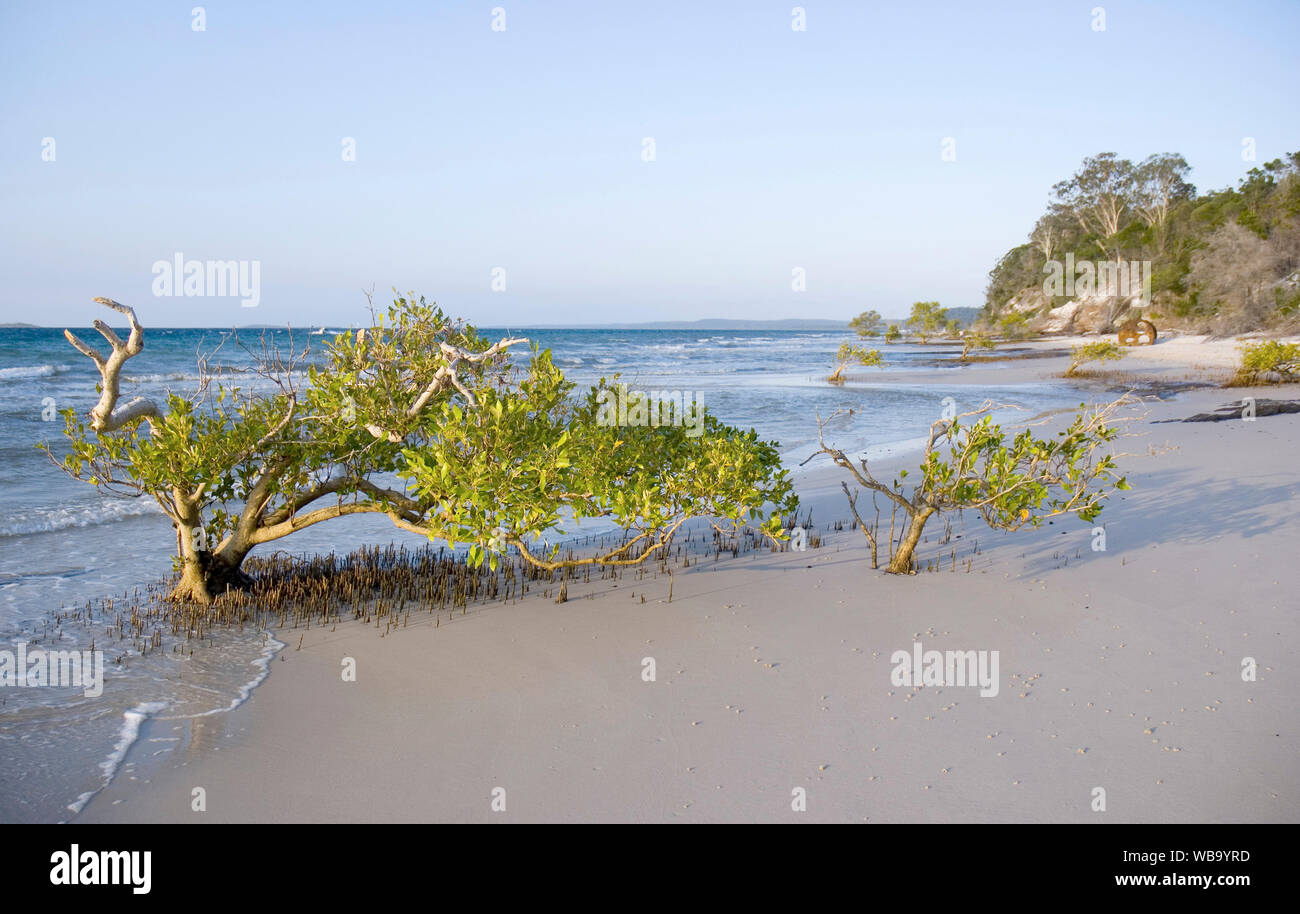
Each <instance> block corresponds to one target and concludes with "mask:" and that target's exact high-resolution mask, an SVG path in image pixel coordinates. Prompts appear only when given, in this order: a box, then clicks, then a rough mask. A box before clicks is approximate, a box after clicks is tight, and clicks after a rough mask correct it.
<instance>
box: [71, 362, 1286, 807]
mask: <svg viewBox="0 0 1300 914" xmlns="http://www.w3.org/2000/svg"><path fill="white" fill-rule="evenodd" d="M1054 361H1056V360H1054V359H1041V360H1038V359H1035V360H1033V361H1032V369H1029V370H1026V366H1025V365H1014V366H1012V365H1007V366H1003V368H998V369H988V370H981V371H979V372H978V373H977V374H978V376H979V377H977V379H976V380H975V382H974V383H985V384H987V383H989V381H990V380H991V378H990V377H989V375H990V374H993V373H996V374H997V376H998V378H999V383H1006V384H1019V383H1032V382H1034V381H1044V380H1060V381H1062V383H1068V382H1064V381H1063V380H1062V379H1060V378H1059V377H1057V378H1053V377H1051V372H1052V371H1053V370H1055V371H1056V373H1057V374H1058V375H1059V372H1060V370H1062V367H1055V368H1054V367H1053V365H1051V364H1049V363H1052V362H1054ZM1062 361H1063V360H1062ZM1126 361H1127V360H1126ZM1188 370H1189V366H1187V365H1178V364H1174V365H1173V367H1172V368H1166V369H1157V370H1156V374H1157V380H1159V376H1160V375H1162V374H1166V373H1167V372H1168V371H1173V372H1177V371H1184V372H1186V371H1188ZM1190 370H1191V371H1194V372H1195V371H1200V369H1196V368H1194V367H1191V368H1190ZM860 374H861V375H863V377H862V380H863V382H864V383H871V381H874V380H876V378H877V376H876V375H875V374H873V373H871V372H869V371H868V372H864V373H860ZM900 374H901V373H900ZM961 374H963V375H967V376H968V375H969V374H971V373H969V372H962V373H961ZM855 380H856V379H855ZM953 380H954V379H953V378H951V377H949V376H948V372H947V371H944V376H943V382H945V383H952V382H953ZM897 382H899V383H907V384H914V383H925V382H924V381H923V380H921V379H918V378H917V377H916V373H915V372H909V373H908V374H907V376H906V377H899V378H897ZM886 383H889V382H886ZM931 383H933V382H931ZM958 383H960V382H958ZM968 383H970V382H968ZM1262 390H1266V391H1267V395H1269V396H1278V397H1296V396H1300V387H1298V386H1297V385H1290V386H1279V387H1270V388H1267V389H1264V388H1255V389H1248V388H1234V389H1232V390H1231V391H1229V390H1199V389H1193V390H1189V391H1185V392H1183V393H1182V394H1180V395H1179V396H1177V398H1176V399H1174V400H1160V399H1155V400H1150V401H1148V404H1149V408H1150V415H1148V416H1147V417H1146V419H1144V420H1143V421H1142V422H1141V423H1140V425H1141V426H1142V430H1143V431H1144V432H1146V433H1147V436H1148V439H1149V442H1146V443H1151V444H1156V445H1161V444H1164V443H1165V442H1166V441H1168V442H1170V443H1172V444H1174V445H1176V446H1177V448H1178V449H1177V450H1174V451H1171V452H1168V453H1165V454H1163V455H1160V456H1156V457H1149V456H1141V457H1132V458H1128V459H1130V460H1131V461H1132V473H1131V474H1130V479H1131V481H1132V482H1133V485H1134V490H1133V491H1131V492H1127V493H1117V498H1116V499H1114V500H1113V501H1112V504H1110V505H1108V507H1107V508H1106V510H1104V511H1103V512H1102V515H1101V517H1100V518H1099V519H1098V523H1099V524H1101V525H1103V526H1104V527H1105V528H1106V529H1107V534H1108V537H1109V542H1110V546H1109V550H1108V551H1106V552H1094V551H1092V550H1091V548H1090V545H1089V539H1088V534H1089V532H1090V527H1091V525H1088V524H1084V523H1082V522H1080V521H1078V520H1077V519H1066V520H1064V521H1062V522H1060V523H1055V524H1052V525H1050V526H1048V525H1045V526H1044V527H1043V528H1042V529H1040V530H1037V531H1030V530H1026V531H1021V532H1019V533H1016V534H1010V535H1004V534H1001V533H995V532H993V531H991V530H988V529H987V528H983V527H982V525H980V524H977V523H975V522H974V519H973V518H972V519H971V522H969V523H967V524H966V525H965V526H964V527H962V526H961V525H959V524H958V523H957V521H956V520H955V519H954V522H953V535H954V539H953V542H952V543H951V544H950V547H951V549H952V550H953V551H954V553H956V552H961V555H960V556H957V555H955V554H954V558H953V562H952V564H953V568H954V569H955V570H948V566H947V564H945V566H944V570H943V571H941V572H937V573H935V572H931V573H921V574H917V575H914V576H911V577H909V578H896V577H892V576H889V575H886V574H884V572H883V571H872V570H871V569H870V568H869V563H868V562H867V561H866V549H865V546H864V543H863V538H862V536H861V534H860V533H858V532H856V531H850V530H847V529H845V530H842V531H834V530H828V529H824V528H825V527H826V526H833V523H834V521H837V520H843V519H845V518H846V516H847V514H848V511H847V507H846V506H845V504H844V499H843V495H842V493H840V491H839V483H838V479H839V477H838V475H837V474H835V473H834V471H833V470H831V469H829V468H824V467H823V468H818V467H811V468H809V469H808V470H807V471H806V472H805V473H804V474H803V475H802V476H799V477H796V478H798V480H799V486H800V492H801V496H803V503H802V505H801V515H802V514H803V513H804V512H806V511H807V510H810V509H811V510H812V511H813V516H814V524H815V526H816V527H817V528H818V530H817V532H818V534H819V535H820V536H821V537H823V543H822V546H821V548H819V549H809V550H808V551H807V552H806V553H792V552H783V553H771V554H761V555H754V556H752V557H745V556H742V557H741V558H739V559H736V560H731V561H729V562H720V563H718V565H717V567H716V568H715V567H710V566H709V565H708V563H703V565H702V564H701V563H696V565H695V567H693V568H691V569H689V570H686V571H679V572H677V573H675V574H674V575H673V576H672V577H673V587H674V591H673V599H672V602H668V601H667V594H668V583H667V582H666V581H664V580H662V579H658V580H656V579H654V578H652V577H649V578H647V579H645V580H638V581H629V580H627V579H625V580H621V581H618V582H616V583H613V584H611V583H609V582H600V583H597V582H593V583H592V584H590V585H582V584H575V583H573V582H570V596H569V601H568V602H567V603H565V604H561V605H556V604H554V603H552V602H551V601H550V600H548V599H543V598H542V597H541V596H540V594H538V593H534V594H533V595H532V596H531V597H529V598H527V599H525V600H523V601H521V602H518V603H512V604H492V605H489V606H486V607H478V608H475V609H473V610H472V611H471V612H470V613H469V614H468V615H466V616H463V617H462V616H457V617H456V618H455V619H454V620H453V621H452V622H451V624H442V625H440V626H435V625H431V624H424V623H420V624H417V625H412V626H411V627H410V628H409V629H405V630H398V631H394V632H392V633H391V634H389V635H388V636H387V637H383V636H382V635H377V634H376V633H375V632H374V630H372V629H371V628H370V627H369V626H366V625H365V624H364V623H357V622H347V623H343V622H340V623H339V624H338V625H337V626H334V627H332V628H331V629H329V630H323V629H319V628H317V627H313V628H312V629H311V630H310V631H304V630H303V629H297V630H296V631H294V630H289V631H285V632H277V633H275V634H276V635H277V636H278V637H279V639H280V640H281V641H283V642H285V643H287V644H289V645H290V646H289V647H286V648H284V649H282V650H281V651H280V652H279V654H278V655H276V657H275V659H273V660H271V661H270V662H269V666H270V668H271V669H272V670H274V671H275V672H276V673H278V675H268V677H267V678H266V679H265V681H264V682H263V683H262V684H261V685H260V687H258V688H256V689H254V690H253V691H252V694H251V696H250V697H249V699H248V700H247V701H245V702H244V703H242V704H241V705H240V706H238V707H237V708H236V709H234V710H232V711H230V712H229V713H222V714H217V715H213V716H212V717H210V718H206V719H203V720H197V719H194V720H190V721H189V722H188V723H185V722H177V721H162V720H156V719H149V720H146V721H145V722H144V723H143V725H142V727H141V731H140V734H139V738H138V739H137V740H136V741H135V742H134V744H133V745H131V746H130V748H129V749H128V750H127V752H126V758H125V759H124V761H123V764H122V766H121V768H120V770H119V772H118V774H117V776H116V777H115V778H114V779H113V780H112V782H111V783H109V784H108V785H107V786H106V787H105V788H103V789H102V790H101V791H99V792H98V793H97V794H96V795H95V796H94V797H92V798H91V799H90V801H89V802H88V803H87V804H86V807H85V808H84V810H83V811H82V812H81V813H80V814H79V815H76V816H74V817H73V821H259V822H260V821H299V820H305V821H387V820H403V821H406V820H437V821H493V820H496V819H507V820H510V821H673V820H678V819H683V820H688V821H787V820H790V819H791V818H793V817H794V816H795V814H794V813H792V812H791V810H790V791H791V789H792V788H793V787H799V786H802V787H804V788H805V789H806V790H807V794H808V810H809V812H808V813H807V814H804V818H812V819H815V820H817V821H861V820H862V819H864V818H865V819H868V820H870V821H990V820H994V821H1089V820H1095V819H1096V818H1097V814H1096V813H1094V812H1092V811H1091V810H1090V808H1089V806H1088V799H1089V794H1088V791H1089V790H1091V788H1092V786H1099V785H1105V784H1109V785H1111V791H1110V793H1111V796H1112V806H1111V809H1112V812H1111V813H1110V814H1107V815H1106V816H1105V817H1104V818H1105V819H1106V820H1107V821H1113V820H1115V819H1119V820H1121V821H1175V820H1185V819H1188V818H1190V819H1192V820H1195V821H1248V820H1256V819H1259V818H1263V819H1265V820H1269V821H1272V820H1277V819H1281V820H1283V821H1294V820H1296V819H1297V818H1300V783H1298V782H1300V778H1297V777H1296V776H1295V775H1294V773H1293V772H1294V770H1295V765H1294V762H1295V759H1296V755H1297V752H1298V751H1300V742H1298V741H1297V733H1296V732H1295V729H1294V723H1295V714H1294V711H1293V710H1291V706H1290V703H1289V701H1288V698H1287V696H1288V695H1291V694H1294V688H1295V687H1296V685H1300V683H1297V682H1296V678H1297V677H1296V675H1295V674H1294V673H1292V672H1289V671H1288V670H1287V669H1285V668H1282V667H1279V666H1277V665H1276V664H1270V663H1269V661H1270V660H1273V659H1275V658H1277V657H1280V656H1284V655H1285V653H1286V652H1288V651H1290V650H1294V649H1297V648H1300V643H1298V641H1300V639H1297V635H1296V632H1295V631H1294V629H1293V627H1292V626H1291V625H1288V624H1287V623H1289V622H1290V621H1291V619H1290V617H1289V615H1288V611H1290V612H1292V613H1293V611H1294V599H1292V598H1291V594H1294V593H1297V592H1300V573H1298V572H1297V571H1295V570H1293V569H1291V568H1289V567H1285V566H1283V565H1280V564H1278V563H1276V561H1274V562H1273V563H1272V564H1266V565H1265V566H1263V570H1264V571H1265V572H1266V573H1263V574H1260V573H1258V572H1259V571H1260V570H1261V568H1260V562H1261V561H1265V560H1264V559H1262V557H1261V553H1260V550H1261V549H1264V550H1266V554H1268V555H1273V556H1277V555H1283V554H1294V552H1295V551H1296V547H1297V546H1300V531H1298V530H1297V528H1296V524H1295V522H1294V520H1293V519H1292V518H1291V515H1290V514H1288V511H1287V506H1288V498H1289V497H1290V496H1288V495H1287V494H1286V493H1287V492H1290V491H1293V489H1294V486H1295V474H1294V470H1293V469H1292V467H1291V465H1290V464H1289V463H1288V455H1290V454H1292V453H1294V451H1295V448H1296V446H1297V445H1300V417H1297V416H1294V415H1291V416H1286V415H1284V416H1276V417H1270V418H1263V419H1260V420H1258V421H1257V422H1255V423H1204V424H1176V425H1173V424H1161V425H1155V424H1153V423H1155V422H1156V421H1157V420H1160V419H1170V418H1186V417H1188V416H1190V415H1192V414H1193V413H1195V412H1198V411H1203V410H1204V409H1211V408H1214V407H1217V406H1221V405H1222V404H1223V403H1224V402H1226V401H1229V400H1233V399H1240V397H1241V396H1242V394H1243V392H1246V393H1257V392H1259V391H1262ZM1080 392H1081V395H1082V396H1083V398H1085V399H1088V398H1089V394H1090V391H1088V390H1087V389H1085V388H1081V389H1080ZM1094 398H1095V397H1094ZM909 453H910V451H906V450H899V451H898V452H897V453H895V454H894V455H893V456H892V457H891V458H889V459H886V460H881V461H880V462H879V465H876V464H875V463H873V470H875V471H877V472H878V473H881V474H887V473H888V471H889V469H892V468H893V467H894V466H896V465H897V466H907V465H908V463H909V460H908V459H907V454H909ZM1224 467H1231V471H1230V475H1225V474H1224V471H1223V468H1224ZM1127 469H1128V467H1127V465H1126V470H1127ZM942 532H943V526H942V524H938V525H932V526H931V527H929V528H927V539H929V540H930V541H931V542H930V543H928V544H927V545H926V546H924V547H923V552H922V558H923V560H929V559H932V558H934V557H935V555H936V554H937V552H936V549H937V540H938V538H939V537H940V535H941V534H942ZM1261 535H1267V536H1268V537H1269V539H1268V540H1267V541H1257V540H1256V539H1255V538H1256V537H1258V536H1261ZM1062 536H1064V537H1065V539H1060V537H1062ZM976 543H977V544H978V546H977V550H976V548H974V547H973V545H972V546H968V545H966V544H976ZM948 548H949V547H945V550H944V556H945V563H946V562H947V554H948ZM963 550H965V551H963ZM958 558H960V560H961V561H962V562H964V561H965V560H966V559H968V558H969V559H970V561H971V571H970V572H969V573H966V572H965V570H964V567H958V561H957V560H958ZM1252 568H1253V569H1254V570H1255V573H1254V574H1249V573H1248V571H1247V570H1246V569H1252ZM1234 569H1236V570H1234ZM1241 576H1245V577H1244V578H1242V577H1241ZM628 591H631V592H633V593H634V595H635V597H634V598H626V597H624V596H623V594H625V593H627V592H628ZM589 596H590V598H588V597H589ZM636 598H643V599H645V602H644V603H641V602H638V600H637V599H636ZM295 634H296V635H298V636H299V638H294V639H293V640H290V639H291V637H292V635H295ZM914 636H919V638H914ZM299 639H300V640H301V649H298V647H296V646H295V645H297V644H298V643H299ZM914 640H921V641H923V642H925V643H926V647H927V649H928V648H929V647H930V646H931V645H933V646H934V647H936V648H938V649H944V648H955V649H962V650H965V649H984V648H990V649H996V650H999V651H1000V652H1001V656H1002V658H1003V659H1002V671H1003V672H1002V681H1001V691H1000V694H999V695H998V696H997V697H996V698H987V699H981V698H979V697H977V695H976V693H975V692H973V691H967V690H963V689H961V688H936V687H921V688H916V689H904V688H897V687H894V686H893V685H892V684H891V682H890V674H889V664H888V660H889V657H890V655H891V653H892V652H893V651H894V650H895V649H908V648H910V647H911V645H912V644H913V642H914ZM1247 649H1248V650H1249V651H1250V652H1251V653H1253V654H1254V655H1256V659H1257V660H1258V663H1259V681H1258V682H1256V683H1244V682H1240V681H1235V682H1234V679H1238V677H1236V675H1235V674H1236V672H1237V665H1238V664H1239V662H1240V661H1241V659H1242V656H1243V655H1244V652H1245V651H1246V650H1247ZM647 656H651V657H654V658H655V660H656V666H657V671H658V675H657V679H656V681H654V682H645V681H643V679H642V676H641V671H642V661H643V660H644V659H645V658H646V657H647ZM347 657H350V658H352V659H353V660H355V662H356V670H357V678H356V681H355V682H344V681H343V680H342V678H341V676H340V672H339V670H340V668H341V667H340V665H341V663H342V661H343V659H344V658H347ZM1247 689H1253V690H1254V691H1253V692H1250V691H1247ZM1139 724H1140V726H1139ZM169 726H170V727H173V728H175V727H180V728H181V729H182V730H183V732H180V733H179V735H178V731H177V730H175V729H171V730H169V729H167V728H168V727H169ZM1146 731H1151V732H1146ZM1274 734H1276V735H1274ZM172 740H175V742H171V741H172ZM160 747H161V748H160ZM1229 747H1231V751H1229ZM1234 753H1235V754H1234ZM1243 765H1245V766H1246V767H1247V768H1248V769H1249V771H1250V776H1249V778H1243V777H1242V776H1241V775H1240V774H1239V773H1238V772H1239V771H1240V770H1242V766H1243ZM931 768H933V769H934V770H933V771H931V770H930V769H931ZM1094 782H1095V783H1094ZM194 787H203V788H204V789H205V791H206V797H207V810H206V811H205V812H202V813H198V812H193V811H192V810H191V809H190V803H191V791H192V790H193V788H194ZM496 787H503V788H505V789H506V791H507V795H508V797H509V798H510V799H509V801H508V802H507V810H506V811H505V812H493V811H492V810H491V802H492V799H493V790H494V789H495V788H496ZM516 797H517V798H518V799H515V798H516Z"/></svg>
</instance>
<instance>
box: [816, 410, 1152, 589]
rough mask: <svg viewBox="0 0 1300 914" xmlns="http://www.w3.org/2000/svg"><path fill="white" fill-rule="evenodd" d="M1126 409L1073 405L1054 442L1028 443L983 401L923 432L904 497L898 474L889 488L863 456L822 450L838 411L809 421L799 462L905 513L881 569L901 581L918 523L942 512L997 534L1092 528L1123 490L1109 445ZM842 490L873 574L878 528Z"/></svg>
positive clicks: (1029, 436)
mask: <svg viewBox="0 0 1300 914" xmlns="http://www.w3.org/2000/svg"><path fill="white" fill-rule="evenodd" d="M1132 402H1133V400H1132V398H1131V397H1129V396H1128V395H1125V396H1123V397H1120V398H1119V399H1117V400H1115V401H1113V402H1111V403H1107V404H1103V405H1100V406H1094V407H1091V408H1088V407H1085V406H1083V405H1082V404H1081V405H1080V409H1079V412H1078V413H1076V414H1075V416H1074V419H1073V420H1072V421H1071V422H1070V424H1069V425H1068V426H1067V427H1066V428H1065V429H1064V430H1062V431H1060V432H1058V433H1057V434H1056V435H1054V436H1051V437H1047V438H1036V437H1034V434H1033V430H1032V429H1025V430H1023V431H1021V432H1020V433H1019V434H1017V435H1015V436H1009V435H1008V434H1007V433H1006V432H1005V431H1003V429H1002V427H1001V426H1000V425H999V424H997V423H995V422H994V421H993V415H992V413H993V412H995V411H996V410H999V409H1003V408H1007V407H1006V406H1005V405H1002V404H995V403H992V402H985V403H984V404H983V405H981V406H980V407H979V408H978V409H975V410H972V411H970V412H967V413H961V414H959V415H955V416H953V417H952V418H943V419H940V420H939V421H937V422H935V423H934V424H933V425H931V426H930V433H929V435H928V437H927V438H926V443H925V447H924V450H923V451H922V454H921V466H920V481H919V482H917V483H915V484H914V485H912V486H911V491H910V492H909V491H908V490H907V483H906V479H907V476H908V472H907V470H900V471H899V473H898V476H897V478H895V479H894V480H893V481H892V482H891V483H890V484H888V485H886V484H885V483H883V482H881V481H879V480H878V479H876V477H875V476H874V475H872V473H871V470H870V469H868V467H867V459H866V457H864V456H860V455H859V456H856V457H850V456H849V455H848V454H846V453H845V452H844V451H843V450H842V449H840V448H837V447H834V446H833V445H830V444H827V442H826V437H825V430H826V425H827V424H828V423H830V422H831V421H832V420H833V419H835V418H837V417H838V415H839V413H835V414H832V415H831V416H829V417H827V418H826V419H824V420H823V419H819V420H818V444H819V447H818V449H817V450H816V451H814V452H813V453H812V454H811V455H810V456H809V457H808V459H807V460H805V461H804V463H808V462H809V461H810V460H813V459H814V458H816V457H819V456H827V457H829V458H830V459H831V461H832V462H833V463H834V464H835V465H836V466H838V467H840V468H841V469H843V470H847V471H848V473H849V475H850V476H851V477H852V480H853V481H854V482H856V483H857V484H858V485H859V486H861V487H862V488H863V489H866V490H868V491H870V492H872V493H874V494H878V495H883V496H884V497H885V498H886V499H887V500H888V501H889V502H890V503H891V505H892V508H893V511H894V512H897V511H901V512H902V513H903V515H904V526H903V530H902V533H901V535H900V537H899V540H898V548H897V550H896V551H893V547H894V542H893V524H892V521H891V524H890V533H889V537H890V549H891V551H892V556H891V558H890V560H889V566H888V569H887V570H888V571H889V572H891V573H893V574H910V573H911V572H912V571H913V570H914V567H915V557H914V553H915V551H916V547H917V544H918V543H920V541H921V534H922V533H923V532H924V530H925V525H926V523H927V522H928V521H929V520H930V518H931V517H933V516H934V515H936V514H942V513H944V512H947V511H953V510H957V511H961V510H967V509H969V510H974V511H978V512H979V514H980V516H981V517H982V518H983V519H984V521H985V522H986V523H987V524H988V525H989V526H990V527H992V528H994V529H996V530H1019V529H1020V528H1021V527H1024V526H1031V527H1037V526H1039V525H1040V524H1042V522H1043V521H1044V520H1045V519H1047V518H1049V517H1056V516H1060V515H1069V514H1075V515H1078V516H1079V517H1080V518H1082V519H1083V520H1087V521H1091V520H1092V519H1094V518H1095V517H1096V516H1097V515H1098V514H1099V513H1101V509H1102V507H1103V502H1104V501H1105V499H1106V498H1108V497H1109V495H1110V493H1111V491H1112V490H1114V489H1121V490H1122V489H1128V488H1129V484H1128V482H1127V481H1126V480H1125V479H1124V477H1123V476H1121V475H1120V474H1119V472H1118V470H1117V468H1116V463H1115V455H1114V454H1112V453H1111V451H1110V444H1111V443H1112V442H1114V440H1115V439H1116V438H1117V437H1118V436H1119V434H1120V431H1119V423H1122V422H1126V421H1131V419H1129V418H1124V417H1121V416H1119V413H1120V412H1121V410H1122V409H1123V408H1124V407H1126V406H1128V405H1129V404H1131V403H1132ZM840 485H841V487H842V488H843V490H844V494H845V496H846V497H847V498H848V501H849V509H850V511H851V512H852V514H853V516H854V519H855V520H856V521H857V523H858V526H859V528H860V529H861V530H862V533H863V535H864V536H865V537H866V539H867V543H868V545H869V546H870V548H871V564H872V567H873V568H874V567H877V556H878V546H879V544H878V541H877V536H878V529H879V528H878V526H877V525H876V524H868V523H867V522H866V521H865V520H864V519H863V518H862V516H861V514H860V513H859V511H858V509H857V499H858V496H859V493H860V490H850V488H849V485H848V482H847V481H845V482H842V483H841V484H840Z"/></svg>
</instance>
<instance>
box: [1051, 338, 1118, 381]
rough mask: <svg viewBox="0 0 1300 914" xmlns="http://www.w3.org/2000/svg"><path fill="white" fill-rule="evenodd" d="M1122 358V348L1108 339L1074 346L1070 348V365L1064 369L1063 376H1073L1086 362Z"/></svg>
mask: <svg viewBox="0 0 1300 914" xmlns="http://www.w3.org/2000/svg"><path fill="white" fill-rule="evenodd" d="M1122 358H1124V349H1123V348H1122V347H1121V346H1119V345H1118V344H1116V343H1112V342H1110V341H1109V340H1098V341H1097V342H1095V343H1084V344H1083V345H1082V346H1074V347H1072V348H1071V349H1070V367H1069V368H1067V369H1066V370H1065V376H1066V377H1067V378H1072V377H1074V376H1075V375H1076V374H1077V373H1078V371H1079V369H1080V368H1082V367H1083V366H1084V365H1086V364H1087V363H1088V362H1117V361H1119V360H1120V359H1122Z"/></svg>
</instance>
